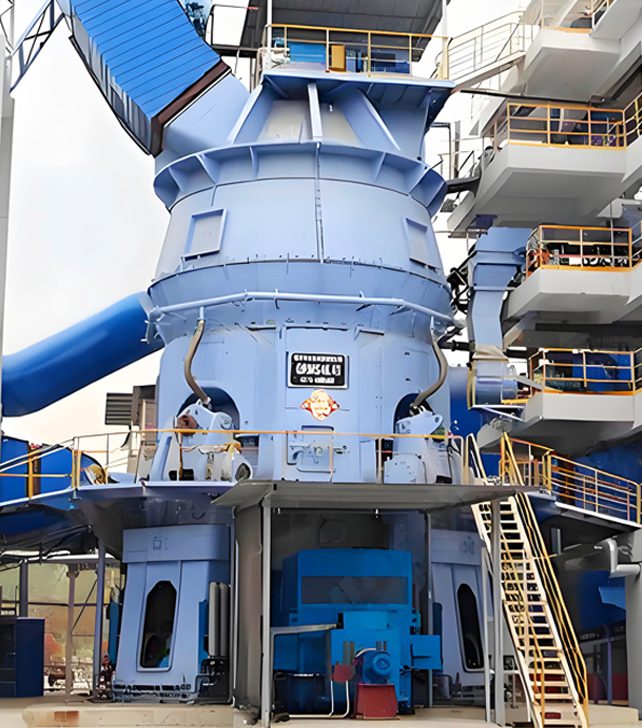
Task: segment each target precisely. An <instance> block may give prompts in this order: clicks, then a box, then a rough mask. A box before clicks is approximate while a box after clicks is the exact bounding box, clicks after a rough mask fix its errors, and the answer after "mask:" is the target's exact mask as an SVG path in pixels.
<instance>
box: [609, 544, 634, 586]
mask: <svg viewBox="0 0 642 728" xmlns="http://www.w3.org/2000/svg"><path fill="white" fill-rule="evenodd" d="M604 543H605V544H606V549H607V551H608V552H609V576H610V577H615V576H639V575H640V564H620V563H618V551H617V543H616V541H615V539H614V538H607V539H606V541H605V542H604Z"/></svg>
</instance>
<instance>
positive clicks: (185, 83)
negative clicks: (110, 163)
mask: <svg viewBox="0 0 642 728" xmlns="http://www.w3.org/2000/svg"><path fill="white" fill-rule="evenodd" d="M60 5H61V7H62V8H63V10H64V12H66V13H67V14H68V15H69V17H70V24H71V28H72V33H73V42H74V44H75V46H76V48H77V50H78V52H79V53H80V55H81V56H82V57H83V59H84V61H85V64H86V66H87V68H88V70H89V72H90V73H91V75H92V76H93V78H94V80H95V81H96V83H97V84H98V86H99V87H100V90H101V91H102V92H103V94H104V96H105V98H106V99H107V102H108V103H109V105H110V106H111V108H112V110H113V111H114V113H115V114H116V116H117V117H118V118H119V120H120V121H121V123H122V124H123V126H124V127H125V129H127V131H128V132H129V133H130V134H131V135H132V137H134V139H136V141H137V142H138V143H139V144H140V146H141V147H143V149H145V151H147V152H150V153H151V154H158V153H159V152H160V151H161V147H162V136H163V130H164V127H165V125H166V124H168V123H169V122H170V121H171V120H172V119H174V118H175V117H176V116H177V115H178V114H179V113H180V112H181V111H182V110H183V109H185V108H186V107H187V106H189V105H190V104H191V103H192V102H193V101H194V99H196V98H197V97H199V96H200V95H202V94H203V93H204V92H206V91H207V89H209V88H210V87H211V86H213V85H214V84H215V83H217V81H219V79H221V78H222V77H223V76H225V75H227V74H228V73H229V68H228V67H227V65H226V64H225V63H223V61H222V60H221V57H220V56H219V55H218V53H216V52H215V51H214V50H213V49H212V48H210V46H208V45H207V43H205V42H204V40H203V39H202V38H201V37H200V36H199V35H198V33H197V32H196V30H195V29H194V26H193V25H192V23H191V22H190V20H189V18H188V17H187V15H186V14H185V11H184V10H183V8H182V7H181V5H180V4H179V2H178V0H63V1H62V2H60Z"/></svg>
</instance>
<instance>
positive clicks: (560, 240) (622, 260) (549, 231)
mask: <svg viewBox="0 0 642 728" xmlns="http://www.w3.org/2000/svg"><path fill="white" fill-rule="evenodd" d="M641 243H642V241H641V240H640V239H639V238H637V237H636V239H635V240H634V238H633V230H632V228H612V227H588V226H577V225H540V226H539V227H538V228H536V229H535V230H534V231H533V233H532V234H531V237H530V238H529V240H528V243H527V245H526V265H525V275H526V276H527V277H528V276H530V275H532V274H533V273H534V272H535V271H536V270H538V269H540V268H554V269H564V270H568V269H597V268H599V269H600V272H602V271H608V270H616V271H621V270H622V269H626V268H632V267H633V266H634V265H637V263H639V262H640V256H641V255H642V245H641Z"/></svg>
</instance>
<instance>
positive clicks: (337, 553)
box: [274, 549, 441, 713]
mask: <svg viewBox="0 0 642 728" xmlns="http://www.w3.org/2000/svg"><path fill="white" fill-rule="evenodd" d="M275 611H276V615H278V619H279V624H278V626H281V627H297V626H304V625H320V626H322V625H326V628H325V629H320V630H319V631H315V632H305V633H300V634H296V633H294V634H281V635H279V634H278V631H277V633H276V636H275V641H274V670H275V674H276V676H277V679H276V689H277V696H278V699H279V700H280V702H281V703H282V704H283V705H284V707H285V709H286V710H287V711H288V712H290V713H293V712H302V713H305V712H322V711H327V710H328V707H329V706H330V704H331V698H330V695H331V687H333V686H331V685H330V682H331V678H332V675H333V671H334V670H335V668H336V666H337V665H343V666H349V667H350V668H351V669H353V670H354V678H353V680H352V681H351V684H350V688H349V694H350V697H351V702H352V703H353V702H354V697H355V689H356V687H357V684H362V685H363V684H367V685H373V684H379V685H381V684H388V685H394V688H395V693H396V699H397V703H398V707H399V710H400V712H407V711H410V710H412V707H413V702H412V671H413V670H432V669H439V668H440V667H441V644H440V638H439V637H438V636H436V635H425V634H418V632H419V627H420V620H419V614H418V612H417V611H416V610H415V609H413V606H412V556H411V554H410V553H409V552H405V551H388V550H384V549H318V550H312V551H300V552H299V553H297V554H296V555H294V556H291V557H289V558H287V559H285V560H284V562H283V574H282V579H281V591H280V596H279V604H278V607H277V609H276V610H275ZM328 625H336V626H335V627H330V628H328V627H327V626H328ZM334 704H335V712H338V710H339V708H338V706H342V707H343V708H345V707H346V706H345V692H344V691H343V689H342V688H340V689H338V690H334Z"/></svg>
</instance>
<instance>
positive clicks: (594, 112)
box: [489, 101, 628, 151]
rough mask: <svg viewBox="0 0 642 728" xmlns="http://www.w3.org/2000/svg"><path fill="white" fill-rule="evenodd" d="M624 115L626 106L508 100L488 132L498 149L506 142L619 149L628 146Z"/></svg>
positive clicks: (577, 147)
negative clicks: (618, 107)
mask: <svg viewBox="0 0 642 728" xmlns="http://www.w3.org/2000/svg"><path fill="white" fill-rule="evenodd" d="M625 119H626V115H625V109H617V108H602V107H596V106H588V105H581V104H558V103H555V102H538V103H527V102H522V101H505V102H504V103H503V104H502V106H500V108H499V110H498V111H497V113H496V114H495V116H494V120H493V122H492V124H491V125H490V133H489V136H490V137H491V139H492V142H493V149H494V150H495V151H498V150H499V149H500V148H501V147H502V146H503V144H504V143H505V142H506V143H509V144H520V145H525V146H537V147H542V146H545V147H546V146H549V147H559V146H564V147H566V148H568V149H615V150H619V149H624V148H625V147H626V146H627V140H628V134H627V129H626V121H625Z"/></svg>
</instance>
